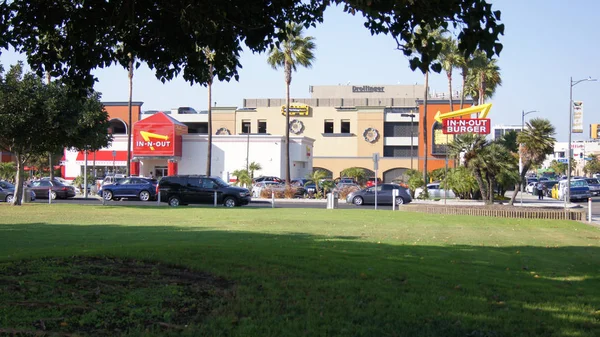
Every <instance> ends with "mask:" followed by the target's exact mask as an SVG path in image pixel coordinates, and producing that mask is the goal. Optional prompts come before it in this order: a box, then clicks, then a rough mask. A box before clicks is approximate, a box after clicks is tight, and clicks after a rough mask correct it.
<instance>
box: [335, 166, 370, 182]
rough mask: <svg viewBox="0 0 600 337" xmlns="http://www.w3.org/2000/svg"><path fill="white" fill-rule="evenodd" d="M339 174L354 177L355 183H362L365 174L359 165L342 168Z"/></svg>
mask: <svg viewBox="0 0 600 337" xmlns="http://www.w3.org/2000/svg"><path fill="white" fill-rule="evenodd" d="M341 175H342V176H343V177H348V178H352V179H354V180H355V181H356V182H357V183H359V185H362V183H363V182H364V181H365V178H366V176H367V175H366V173H365V170H364V169H363V168H361V167H349V168H347V169H344V170H343V171H342V172H341Z"/></svg>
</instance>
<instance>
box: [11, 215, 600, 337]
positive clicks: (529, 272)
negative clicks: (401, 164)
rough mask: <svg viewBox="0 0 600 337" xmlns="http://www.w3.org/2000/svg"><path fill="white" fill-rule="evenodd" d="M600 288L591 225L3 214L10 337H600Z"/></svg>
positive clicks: (599, 257) (422, 218) (417, 218)
mask: <svg viewBox="0 0 600 337" xmlns="http://www.w3.org/2000/svg"><path fill="white" fill-rule="evenodd" d="M599 277H600V230H598V229H597V228H593V227H590V226H587V225H585V224H581V223H576V222H567V221H537V220H524V219H523V220H521V219H499V218H483V217H468V216H440V215H428V214H420V213H409V212H391V211H381V210H380V211H373V210H367V209H352V210H325V209H261V208H250V207H241V208H235V209H225V208H216V209H213V208H204V207H202V208H199V207H179V208H166V207H162V208H154V207H139V208H138V207H109V206H105V207H102V206H80V205H57V204H55V205H40V204H29V205H25V206H22V207H10V206H5V205H0V291H1V292H0V335H2V334H3V333H4V334H10V333H15V332H19V333H22V334H23V335H26V334H34V333H39V332H48V333H49V335H52V334H59V335H60V334H68V333H75V334H80V335H98V336H101V335H112V336H116V335H132V336H138V335H157V336H162V335H189V336H411V337H412V336H444V337H448V336H590V337H592V336H600V279H599Z"/></svg>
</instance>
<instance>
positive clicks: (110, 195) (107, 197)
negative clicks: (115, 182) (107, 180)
mask: <svg viewBox="0 0 600 337" xmlns="http://www.w3.org/2000/svg"><path fill="white" fill-rule="evenodd" d="M102 197H103V198H104V200H106V201H110V200H112V198H113V193H112V192H111V191H104V192H102Z"/></svg>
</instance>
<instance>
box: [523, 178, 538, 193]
mask: <svg viewBox="0 0 600 337" xmlns="http://www.w3.org/2000/svg"><path fill="white" fill-rule="evenodd" d="M536 184H537V182H534V181H532V182H530V183H528V184H527V186H526V187H525V192H527V193H530V194H533V190H535V185H536Z"/></svg>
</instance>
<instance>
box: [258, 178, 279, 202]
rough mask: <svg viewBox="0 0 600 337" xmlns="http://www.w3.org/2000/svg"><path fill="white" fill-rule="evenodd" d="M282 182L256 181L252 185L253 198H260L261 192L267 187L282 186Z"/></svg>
mask: <svg viewBox="0 0 600 337" xmlns="http://www.w3.org/2000/svg"><path fill="white" fill-rule="evenodd" d="M281 186H282V184H281V183H278V182H276V181H261V182H259V183H256V184H254V185H253V186H252V197H253V198H260V194H261V192H262V190H264V189H265V188H269V187H271V188H273V187H281Z"/></svg>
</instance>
